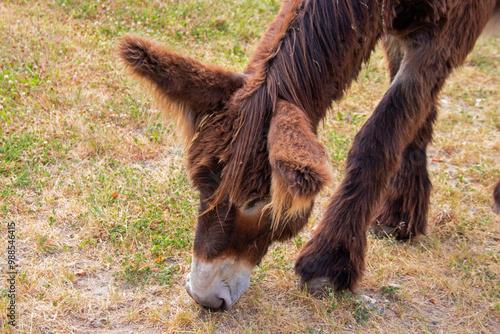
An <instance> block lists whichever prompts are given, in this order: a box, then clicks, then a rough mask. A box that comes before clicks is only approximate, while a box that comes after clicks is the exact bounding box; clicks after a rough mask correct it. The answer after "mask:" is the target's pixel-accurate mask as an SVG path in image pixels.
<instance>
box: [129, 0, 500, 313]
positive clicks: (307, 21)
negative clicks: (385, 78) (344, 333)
mask: <svg viewBox="0 0 500 334" xmlns="http://www.w3.org/2000/svg"><path fill="white" fill-rule="evenodd" d="M492 13H493V16H494V17H495V19H498V17H499V16H500V0H284V3H283V5H282V7H281V10H280V12H279V14H278V15H277V17H276V18H275V20H274V21H273V22H272V23H271V25H270V27H269V29H268V30H267V32H266V33H265V35H264V37H263V38H262V40H261V42H260V44H259V45H258V47H257V49H256V51H255V52H254V54H253V56H252V58H251V60H250V63H249V64H248V67H247V68H246V70H245V71H244V73H242V74H240V73H233V72H230V71H226V70H224V69H221V68H218V67H215V66H210V65H203V64H201V63H199V62H198V61H196V60H193V59H190V58H187V57H183V56H181V55H178V54H175V53H173V52H171V51H169V50H168V49H167V48H165V47H163V46H161V45H158V44H156V43H154V42H152V41H149V40H146V39H143V38H141V37H138V36H125V37H124V39H123V41H122V42H121V44H120V56H121V58H122V59H123V61H124V63H125V64H126V66H127V67H128V68H129V70H130V72H131V73H132V74H133V75H135V77H137V78H140V79H144V80H145V81H146V82H149V83H151V84H152V87H153V89H154V91H155V93H156V97H157V100H159V101H160V102H161V103H162V104H163V107H164V108H165V110H166V111H170V112H172V113H173V114H174V115H175V116H176V117H177V119H178V122H179V124H180V125H181V127H182V129H183V132H184V134H185V136H186V140H187V142H188V144H189V151H188V168H189V173H190V178H191V181H192V183H193V185H194V186H195V187H196V188H197V189H198V191H199V199H200V207H199V216H198V223H197V227H196V234H195V240H194V249H193V261H192V266H191V273H190V274H189V275H188V277H187V280H186V289H187V292H188V293H189V294H190V295H191V296H192V297H193V298H194V299H195V300H196V301H197V302H198V303H200V304H201V305H204V306H207V307H210V308H214V309H217V308H221V309H229V308H230V307H231V306H232V305H234V303H235V302H236V301H237V300H238V298H239V297H240V296H241V294H242V293H243V292H244V291H245V289H246V288H247V287H248V286H249V283H250V274H251V271H252V269H253V267H254V266H255V265H257V264H258V263H259V261H260V260H261V259H262V257H263V256H264V254H265V253H266V252H267V249H268V247H269V245H270V244H271V242H273V241H275V240H285V239H287V238H290V237H292V236H294V235H296V234H297V233H298V232H299V231H300V230H301V229H302V228H303V226H304V225H305V224H306V223H307V220H308V218H309V216H310V214H311V210H312V206H313V203H314V199H315V197H316V195H317V194H318V193H319V191H320V190H321V189H322V188H323V187H324V186H325V185H326V184H327V183H328V182H330V179H331V177H330V167H329V158H328V155H327V153H326V149H325V148H324V146H323V145H322V144H320V143H318V142H317V141H316V131H317V127H318V123H319V121H320V120H321V119H322V118H324V117H325V115H326V112H327V109H328V108H329V107H330V105H331V104H332V101H334V100H339V99H340V98H342V95H343V94H344V91H345V90H346V89H347V88H348V87H349V85H350V84H351V82H352V81H353V80H354V79H355V78H356V77H357V75H358V73H359V71H360V69H361V66H362V64H363V62H365V61H366V60H367V59H368V58H369V57H370V54H371V52H372V51H373V49H374V48H375V46H376V44H377V42H378V40H382V42H383V44H384V47H385V49H386V52H387V56H388V60H389V67H390V74H391V80H392V83H391V86H390V87H389V89H388V91H387V92H386V94H385V96H384V97H383V99H382V101H381V102H380V103H379V105H378V107H377V108H376V109H375V111H374V112H373V115H372V116H371V117H370V118H369V119H368V120H367V122H366V124H365V125H364V126H363V127H362V129H361V130H360V132H359V133H358V134H357V135H356V137H355V139H354V143H353V146H352V148H351V150H350V151H349V155H348V158H347V167H346V173H345V178H344V180H343V181H342V183H341V185H340V186H339V187H338V189H337V191H336V192H335V194H334V196H333V197H332V199H331V201H330V203H329V205H328V208H327V210H326V214H325V215H324V218H323V220H322V221H321V222H320V224H319V226H318V228H317V229H316V231H315V233H314V236H313V237H312V239H311V240H309V242H308V243H307V244H306V246H305V247H304V249H303V250H302V252H301V254H300V256H299V258H298V259H297V262H296V265H295V270H296V272H297V274H298V275H300V278H301V282H302V283H303V284H307V288H308V289H309V290H310V291H315V290H318V289H321V288H323V287H324V286H332V287H334V288H335V289H337V290H339V289H351V290H353V289H354V288H355V287H356V284H357V283H358V282H359V280H360V278H361V276H362V274H363V268H364V256H365V251H366V244H367V241H366V232H367V230H368V228H369V227H370V226H372V225H375V227H376V229H378V230H381V231H388V232H390V233H392V234H394V235H395V236H396V237H397V238H398V239H408V238H410V237H412V238H413V237H416V236H418V235H420V234H422V233H424V232H425V229H426V225H427V211H428V206H429V195H430V188H431V183H430V181H429V177H428V172H427V166H426V148H427V145H428V143H429V142H430V141H431V138H432V125H433V123H434V121H435V119H436V113H437V108H436V105H437V103H436V101H437V98H438V94H439V91H440V90H441V88H442V87H443V84H444V82H445V80H446V78H447V77H448V76H449V75H450V73H451V72H452V71H453V69H454V68H456V67H457V66H459V65H461V64H462V63H463V62H464V60H465V58H466V56H467V54H468V53H469V52H470V51H471V50H472V48H473V47H474V44H475V42H476V40H477V38H478V37H479V35H480V34H481V32H482V31H483V30H484V28H485V26H486V25H487V22H488V21H489V20H490V22H491V21H493V20H491V19H492ZM497 21H498V20H497ZM493 26H494V25H493ZM497 27H498V25H497ZM495 201H496V209H497V210H498V208H499V206H500V184H498V185H497V186H496V190H495ZM374 222H376V224H374Z"/></svg>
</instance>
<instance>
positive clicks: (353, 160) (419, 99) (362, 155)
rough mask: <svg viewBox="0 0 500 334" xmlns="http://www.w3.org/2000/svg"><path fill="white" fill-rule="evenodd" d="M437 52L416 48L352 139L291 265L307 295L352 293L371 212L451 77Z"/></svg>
mask: <svg viewBox="0 0 500 334" xmlns="http://www.w3.org/2000/svg"><path fill="white" fill-rule="evenodd" d="M437 49H438V48H437V47H436V48H433V49H432V50H429V51H428V52H422V50H421V49H418V48H417V49H415V50H413V51H411V50H410V51H409V52H408V53H407V54H406V55H405V58H404V60H403V63H402V66H401V69H400V71H399V72H398V74H397V76H396V78H395V79H394V81H393V83H392V85H391V86H390V87H389V90H388V91H387V93H386V95H385V96H384V98H383V99H382V101H381V102H380V104H379V105H378V107H377V108H376V109H375V111H374V113H373V115H372V116H371V117H370V118H369V119H368V121H367V122H366V124H365V125H364V126H363V128H362V129H361V130H360V132H359V133H358V134H357V135H356V137H355V139H354V143H353V146H352V148H351V150H350V151H349V155H348V159H347V168H346V176H345V178H344V180H343V181H342V183H341V185H340V187H339V188H338V189H337V191H336V193H335V194H334V196H333V197H332V199H331V201H330V204H329V205H328V208H327V211H326V213H325V216H324V218H323V219H322V221H321V222H320V224H319V226H318V228H317V229H316V231H315V235H314V236H313V238H312V239H311V240H309V242H308V243H307V244H306V246H305V247H304V249H303V250H302V252H301V254H300V256H299V258H298V259H297V262H296V267H295V268H296V271H297V273H298V274H299V275H300V276H301V278H302V281H303V282H304V283H306V284H307V285H308V286H307V288H308V289H309V290H310V291H315V290H316V288H322V287H323V286H324V285H325V284H329V285H333V286H334V287H335V289H337V290H340V289H351V290H352V289H354V288H355V286H356V284H357V282H358V280H359V278H360V277H361V276H362V273H363V269H364V256H365V249H366V244H367V240H366V231H367V228H368V226H369V225H370V222H371V219H372V214H373V213H374V208H375V206H376V204H377V203H378V201H379V198H380V196H381V194H382V192H383V190H384V189H385V188H386V186H387V184H388V182H389V179H390V177H391V176H392V175H393V174H394V173H395V172H396V170H397V169H398V167H399V166H400V163H401V161H402V159H403V158H404V157H403V155H404V153H405V150H406V149H407V148H408V147H410V144H411V143H412V142H413V140H414V138H416V136H417V134H418V131H419V129H420V128H422V126H423V125H424V123H425V122H426V120H428V119H429V120H431V119H432V116H431V113H433V112H435V110H434V108H433V106H434V105H435V103H436V100H437V95H438V92H439V91H440V89H441V87H442V86H443V84H444V82H445V79H446V77H447V76H448V75H449V73H450V72H451V68H450V67H449V66H448V64H449V62H448V59H447V58H446V55H440V54H439V53H438V50H437ZM431 123H432V122H431ZM423 148H425V145H424V146H423V147H420V149H423ZM325 279H326V281H325Z"/></svg>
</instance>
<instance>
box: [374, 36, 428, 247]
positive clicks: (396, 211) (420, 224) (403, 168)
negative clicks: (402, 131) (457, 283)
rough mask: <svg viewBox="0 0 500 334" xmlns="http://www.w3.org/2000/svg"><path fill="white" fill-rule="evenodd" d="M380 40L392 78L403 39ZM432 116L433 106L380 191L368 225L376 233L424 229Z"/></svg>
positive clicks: (410, 233) (403, 234)
mask: <svg viewBox="0 0 500 334" xmlns="http://www.w3.org/2000/svg"><path fill="white" fill-rule="evenodd" d="M383 42H384V49H385V51H386V55H387V58H388V62H389V71H390V75H391V82H392V81H393V80H394V79H395V77H396V75H397V73H398V72H399V70H400V67H401V63H402V61H403V58H404V47H403V41H402V40H400V39H398V38H396V37H394V36H387V37H386V38H384V40H383ZM436 116H437V110H436V107H433V108H432V110H431V113H430V114H429V116H428V117H427V120H426V121H425V123H424V125H423V126H422V127H421V128H420V130H419V131H418V133H417V135H416V137H415V139H414V140H413V142H412V143H411V144H410V145H409V146H408V147H407V148H406V149H405V151H404V153H403V158H402V161H401V164H400V166H399V168H398V170H397V171H396V173H395V174H394V176H393V177H392V178H391V181H390V182H389V185H388V186H387V189H386V190H385V191H384V194H383V195H382V199H381V201H380V205H379V206H378V208H377V210H376V215H375V217H376V219H375V220H374V222H373V226H372V227H373V230H374V232H375V233H376V234H377V235H379V236H382V237H383V236H387V235H393V236H395V237H396V238H397V239H400V240H402V239H409V238H410V237H416V236H417V235H419V234H424V233H425V231H426V228H427V212H428V208H429V201H430V193H431V182H430V179H429V174H428V172H427V152H426V150H427V145H428V144H429V143H430V141H431V140H432V125H433V123H434V121H435V119H436Z"/></svg>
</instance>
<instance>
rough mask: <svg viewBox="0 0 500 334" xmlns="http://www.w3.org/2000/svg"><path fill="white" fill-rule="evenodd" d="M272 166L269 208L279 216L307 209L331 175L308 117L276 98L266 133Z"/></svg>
mask: <svg viewBox="0 0 500 334" xmlns="http://www.w3.org/2000/svg"><path fill="white" fill-rule="evenodd" d="M268 150H269V161H270V164H271V168H272V185H271V192H272V194H271V196H272V202H274V203H272V205H271V206H272V210H273V211H274V214H275V216H276V213H278V214H277V215H278V216H280V215H281V213H282V212H281V211H282V210H285V211H288V213H287V215H293V214H296V213H298V211H300V210H301V209H307V208H309V207H310V206H311V205H312V201H313V200H314V198H315V196H316V195H317V194H318V193H319V192H320V190H321V189H322V188H323V187H324V186H325V185H326V184H328V183H329V182H330V181H331V179H332V172H331V166H330V163H329V157H328V154H327V152H326V148H325V147H324V146H323V145H322V144H320V143H318V142H317V141H316V136H315V134H314V132H313V130H312V124H311V121H310V120H309V119H308V118H307V117H306V115H305V114H304V112H303V111H302V110H300V109H299V108H298V107H297V106H295V105H293V104H291V103H288V102H284V101H280V102H278V104H277V107H276V110H275V113H274V115H273V118H272V121H271V125H270V128H269V135H268Z"/></svg>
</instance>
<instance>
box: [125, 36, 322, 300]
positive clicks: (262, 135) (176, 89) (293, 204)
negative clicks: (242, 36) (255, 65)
mask: <svg viewBox="0 0 500 334" xmlns="http://www.w3.org/2000/svg"><path fill="white" fill-rule="evenodd" d="M120 56H121V58H122V59H123V61H124V63H125V64H126V66H127V67H128V68H129V69H130V71H131V73H132V74H133V75H134V76H136V77H138V78H141V79H144V80H145V81H147V82H149V83H151V84H152V87H153V90H154V92H155V96H156V100H157V101H158V102H159V103H160V105H161V106H162V108H164V109H165V112H167V113H173V114H174V116H176V118H177V120H178V123H179V125H180V128H182V129H183V130H184V134H185V136H186V139H187V143H188V144H189V151H188V169H189V173H190V178H191V181H192V183H193V185H194V186H195V187H196V189H197V190H198V191H199V200H200V205H199V214H198V223H197V227H196V233H195V240H194V249H193V260H192V265H191V273H190V274H189V275H188V277H187V280H186V290H187V292H188V293H189V295H190V296H191V297H192V298H193V299H195V300H196V301H197V302H198V303H199V304H201V305H203V306H206V307H209V308H213V309H219V308H221V309H229V308H230V307H231V306H232V305H233V304H234V303H235V302H236V301H237V300H238V298H239V297H240V296H241V294H242V293H243V292H244V291H245V290H246V289H247V288H248V286H249V285H250V274H251V272H252V269H253V267H254V266H256V265H257V264H258V263H259V262H260V260H261V259H262V257H263V256H264V255H265V253H266V252H267V249H268V247H269V245H270V244H271V242H272V241H275V240H285V239H287V238H290V237H292V236H294V235H296V234H297V233H298V232H299V230H300V229H301V228H302V227H303V226H304V225H305V224H306V223H307V220H308V217H309V215H310V213H311V210H312V206H313V202H314V198H315V196H316V195H317V194H318V192H319V191H320V190H321V188H322V187H323V185H325V183H327V182H328V180H329V178H330V169H329V165H328V157H327V154H326V150H325V148H324V147H323V146H322V145H321V144H319V143H318V142H316V140H315V130H314V126H315V124H312V121H311V120H309V119H308V117H307V116H306V114H305V113H304V112H303V111H302V110H301V109H299V108H298V107H296V106H295V105H294V104H291V103H288V102H285V101H283V100H280V99H278V98H277V96H272V95H273V93H272V89H269V87H265V88H264V89H261V88H259V87H262V86H263V85H264V86H265V80H264V81H263V80H262V78H260V79H258V80H256V79H255V74H254V73H253V72H252V71H248V73H247V74H238V73H233V72H230V71H226V70H223V69H220V68H217V67H214V66H206V65H202V64H201V63H199V62H197V61H195V60H193V59H190V58H186V57H183V56H180V55H177V54H174V53H172V52H170V51H168V50H167V49H166V48H165V47H163V46H160V45H158V44H156V43H154V42H151V41H148V40H145V39H143V38H140V37H137V36H126V37H124V39H123V41H122V42H121V44H120ZM256 82H257V83H256ZM270 95H271V96H270ZM262 108H267V109H269V110H267V112H266V113H267V115H268V117H262V115H265V114H266V113H264V112H262V110H260V109H262ZM253 115H260V116H257V117H256V118H257V119H258V121H259V122H260V125H259V126H257V128H259V127H260V128H259V129H260V130H259V131H260V132H258V133H257V136H256V137H255V136H254V138H257V140H255V139H253V140H252V142H251V145H250V146H249V148H248V152H241V148H240V149H238V148H237V146H236V145H234V141H235V138H238V136H240V137H241V136H243V135H245V133H246V132H245V131H243V130H242V129H243V128H244V127H246V128H247V130H248V127H249V125H250V128H251V125H252V124H251V122H250V124H249V121H248V120H249V119H250V120H251V119H252V116H253ZM235 150H240V151H239V152H235ZM246 153H248V154H251V156H252V158H251V159H250V160H249V161H248V162H246V163H245V164H244V165H243V166H239V165H238V163H236V165H237V167H238V168H242V169H243V172H244V173H240V174H242V175H243V178H242V179H241V180H240V181H238V184H234V182H233V181H232V180H233V179H232V178H231V177H232V174H231V169H228V164H229V163H232V164H233V167H234V159H235V157H238V156H241V155H242V154H246ZM247 160H248V159H247ZM231 182H233V183H232V184H230V191H221V189H222V188H223V187H221V185H223V184H226V185H227V184H228V183H231Z"/></svg>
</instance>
